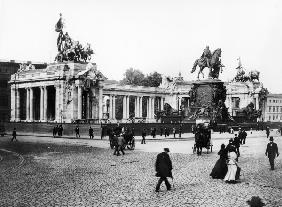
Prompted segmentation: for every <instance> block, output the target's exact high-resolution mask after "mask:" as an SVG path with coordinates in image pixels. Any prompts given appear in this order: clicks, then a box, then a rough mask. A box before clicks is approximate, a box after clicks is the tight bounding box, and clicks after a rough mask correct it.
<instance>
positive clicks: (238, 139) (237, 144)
mask: <svg viewBox="0 0 282 207" xmlns="http://www.w3.org/2000/svg"><path fill="white" fill-rule="evenodd" d="M233 144H234V146H235V147H236V153H237V156H238V157H240V150H239V149H240V138H239V137H238V136H237V134H235V137H234V141H233Z"/></svg>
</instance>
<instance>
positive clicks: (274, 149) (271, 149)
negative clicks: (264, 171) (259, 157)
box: [265, 136, 279, 170]
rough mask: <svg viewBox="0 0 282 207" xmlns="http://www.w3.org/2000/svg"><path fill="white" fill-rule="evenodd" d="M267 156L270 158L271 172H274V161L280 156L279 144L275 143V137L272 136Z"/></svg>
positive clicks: (266, 152)
mask: <svg viewBox="0 0 282 207" xmlns="http://www.w3.org/2000/svg"><path fill="white" fill-rule="evenodd" d="M265 155H266V156H268V159H269V163H270V167H271V170H274V159H275V157H276V155H277V157H278V156H279V152H278V147H277V144H276V143H274V142H273V136H270V138H269V143H268V144H267V147H266V151H265Z"/></svg>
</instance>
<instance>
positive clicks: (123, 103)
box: [122, 96, 126, 119]
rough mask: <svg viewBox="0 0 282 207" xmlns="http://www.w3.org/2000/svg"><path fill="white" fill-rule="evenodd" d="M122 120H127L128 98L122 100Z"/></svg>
mask: <svg viewBox="0 0 282 207" xmlns="http://www.w3.org/2000/svg"><path fill="white" fill-rule="evenodd" d="M122 119H126V96H123V99H122Z"/></svg>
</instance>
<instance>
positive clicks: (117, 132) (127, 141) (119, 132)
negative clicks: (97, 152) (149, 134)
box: [109, 127, 135, 150]
mask: <svg viewBox="0 0 282 207" xmlns="http://www.w3.org/2000/svg"><path fill="white" fill-rule="evenodd" d="M120 136H122V137H123V138H124V142H123V146H122V148H123V149H129V150H134V149H135V138H134V134H133V132H132V130H129V129H125V130H123V129H122V128H120V127H116V128H115V129H114V130H113V131H112V132H110V135H109V139H110V147H111V148H112V149H113V148H114V146H115V145H116V144H117V143H115V142H117V140H118V137H120Z"/></svg>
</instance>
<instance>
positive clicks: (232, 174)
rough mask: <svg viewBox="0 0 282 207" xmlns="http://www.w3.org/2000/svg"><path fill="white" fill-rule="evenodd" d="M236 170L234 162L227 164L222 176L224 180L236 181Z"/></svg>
mask: <svg viewBox="0 0 282 207" xmlns="http://www.w3.org/2000/svg"><path fill="white" fill-rule="evenodd" d="M236 172H237V165H235V164H228V171H227V173H226V175H225V177H224V181H229V182H230V181H231V182H233V181H236Z"/></svg>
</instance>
